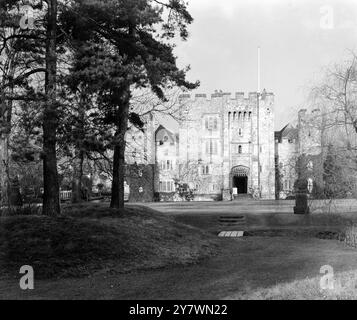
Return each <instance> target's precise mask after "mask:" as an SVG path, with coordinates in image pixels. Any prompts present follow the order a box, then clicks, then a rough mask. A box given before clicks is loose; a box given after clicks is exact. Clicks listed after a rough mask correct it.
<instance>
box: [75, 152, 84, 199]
mask: <svg viewBox="0 0 357 320" xmlns="http://www.w3.org/2000/svg"><path fill="white" fill-rule="evenodd" d="M83 162H84V152H83V151H79V154H78V158H77V159H75V161H74V177H73V182H72V203H80V202H83V197H82V186H83V184H82V178H83Z"/></svg>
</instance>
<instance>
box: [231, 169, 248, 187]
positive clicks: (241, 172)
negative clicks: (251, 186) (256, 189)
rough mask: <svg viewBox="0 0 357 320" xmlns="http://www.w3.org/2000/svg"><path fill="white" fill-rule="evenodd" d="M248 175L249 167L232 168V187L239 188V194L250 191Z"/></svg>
mask: <svg viewBox="0 0 357 320" xmlns="http://www.w3.org/2000/svg"><path fill="white" fill-rule="evenodd" d="M248 177H249V168H248V167H244V166H237V167H234V168H232V171H231V179H232V188H233V189H234V188H237V192H238V194H247V193H248Z"/></svg>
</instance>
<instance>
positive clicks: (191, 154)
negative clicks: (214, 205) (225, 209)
mask: <svg viewBox="0 0 357 320" xmlns="http://www.w3.org/2000/svg"><path fill="white" fill-rule="evenodd" d="M179 103H180V115H179V120H178V121H177V122H174V121H172V120H171V121H166V123H165V121H162V119H157V118H156V117H154V116H150V117H148V118H147V119H146V123H145V129H144V131H143V132H141V131H139V130H136V129H132V130H130V131H129V132H128V134H127V143H128V149H127V159H126V162H127V164H128V167H130V168H133V167H137V168H138V170H139V171H141V172H142V171H143V170H142V169H140V167H142V166H143V165H144V166H145V165H146V166H148V165H149V166H153V167H154V168H155V169H154V170H153V173H152V176H150V177H144V176H141V177H140V175H139V176H138V177H137V178H138V179H139V181H140V179H143V183H142V184H143V185H147V184H148V183H147V181H152V183H151V185H152V194H153V198H154V196H155V197H159V198H160V199H162V200H179V198H180V197H179V196H178V195H177V193H178V191H180V189H189V190H191V191H192V192H193V194H194V199H195V200H231V199H232V198H239V197H249V196H252V195H254V196H257V197H259V198H262V199H274V198H275V196H276V192H275V183H276V182H275V160H276V159H275V137H274V94H273V93H267V92H265V91H264V92H263V93H262V94H257V93H256V92H252V93H249V94H248V95H247V96H245V95H244V93H236V94H235V95H234V96H232V95H231V94H228V93H222V92H219V93H218V92H216V93H215V94H213V95H211V96H210V97H208V96H207V95H204V94H198V95H195V96H191V95H188V94H184V95H181V96H180V99H179ZM128 172H129V171H128ZM130 172H132V169H131V170H130ZM150 172H151V171H150ZM131 175H132V174H131ZM127 180H128V181H129V180H131V181H132V182H131V183H128V187H129V188H130V189H132V188H131V186H130V184H131V185H132V186H134V185H135V188H137V187H138V185H139V184H140V182H139V183H138V182H137V180H136V182H135V183H133V178H132V177H128V179H127ZM144 180H145V181H144ZM139 189H140V192H139V193H137V192H136V191H137V190H130V193H133V194H136V195H137V196H136V197H135V199H132V200H133V201H139V200H140V193H141V194H142V195H144V194H145V200H147V201H149V200H150V196H149V197H148V196H147V190H144V189H145V188H144V187H139ZM181 191H182V190H181Z"/></svg>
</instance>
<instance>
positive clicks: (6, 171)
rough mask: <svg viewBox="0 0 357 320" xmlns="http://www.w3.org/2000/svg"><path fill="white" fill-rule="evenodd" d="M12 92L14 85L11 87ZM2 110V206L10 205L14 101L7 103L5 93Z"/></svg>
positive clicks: (0, 147)
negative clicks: (10, 146)
mask: <svg viewBox="0 0 357 320" xmlns="http://www.w3.org/2000/svg"><path fill="white" fill-rule="evenodd" d="M10 90H11V93H12V92H13V87H11V88H10ZM1 101H2V104H1V106H2V110H1V122H2V123H1V132H0V188H1V202H0V204H1V206H7V207H10V205H11V204H10V193H11V190H10V187H11V181H10V157H9V141H10V134H11V118H12V101H9V102H8V103H6V99H5V95H4V92H3V96H2V99H1Z"/></svg>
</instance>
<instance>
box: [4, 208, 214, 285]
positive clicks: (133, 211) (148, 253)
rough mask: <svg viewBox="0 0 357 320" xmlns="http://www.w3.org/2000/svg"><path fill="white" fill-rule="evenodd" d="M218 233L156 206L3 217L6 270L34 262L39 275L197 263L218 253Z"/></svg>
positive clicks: (12, 272) (12, 274) (12, 273)
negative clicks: (178, 219) (186, 222)
mask: <svg viewBox="0 0 357 320" xmlns="http://www.w3.org/2000/svg"><path fill="white" fill-rule="evenodd" d="M213 240H215V239H214V238H213V237H210V236H209V235H207V234H205V233H203V232H202V231H200V230H199V229H196V228H194V227H190V226H186V225H183V224H180V223H177V222H175V221H174V220H173V219H172V218H170V217H167V216H165V215H163V214H162V213H159V212H157V211H155V210H152V209H149V208H145V207H140V206H130V207H127V208H125V209H124V210H114V209H109V208H107V207H106V206H105V205H101V204H98V205H88V204H85V205H75V206H71V205H69V206H65V207H64V208H63V216H61V217H57V218H50V217H45V216H13V217H3V218H1V219H0V257H1V260H0V265H1V270H2V276H6V277H7V278H12V277H17V276H18V272H19V269H20V267H21V266H22V265H31V266H32V267H33V268H34V270H35V272H36V278H37V279H53V278H64V277H85V276H89V275H93V274H95V273H96V272H104V271H106V272H112V273H113V272H114V273H126V272H132V271H134V270H139V269H155V268H163V267H167V266H169V265H173V264H190V263H196V262H198V261H199V260H200V259H204V258H205V257H208V256H210V255H211V254H214V249H215V246H214V241H213Z"/></svg>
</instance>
